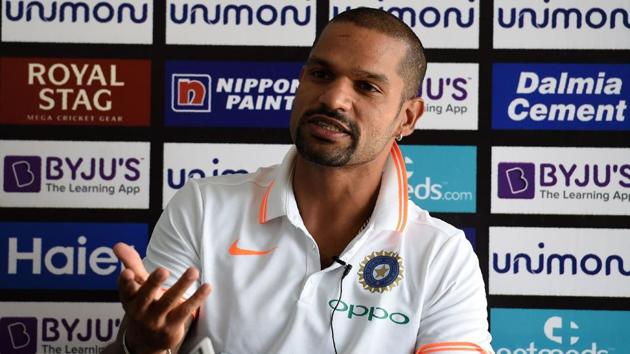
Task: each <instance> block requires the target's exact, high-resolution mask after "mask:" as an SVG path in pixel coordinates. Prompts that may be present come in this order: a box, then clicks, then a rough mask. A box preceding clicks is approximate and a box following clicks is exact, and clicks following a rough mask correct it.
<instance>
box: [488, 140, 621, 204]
mask: <svg viewBox="0 0 630 354" xmlns="http://www.w3.org/2000/svg"><path fill="white" fill-rule="evenodd" d="M491 210H492V212H493V213H523V214H577V215H630V150H629V149H624V148H568V147H567V148H556V147H507V146H499V147H493V148H492V205H491Z"/></svg>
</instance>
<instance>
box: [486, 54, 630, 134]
mask: <svg viewBox="0 0 630 354" xmlns="http://www.w3.org/2000/svg"><path fill="white" fill-rule="evenodd" d="M628 78H630V65H612V64H611V65H604V64H495V65H494V67H493V86H492V88H493V98H494V99H493V104H492V108H493V112H492V126H493V128H495V129H555V130H561V129H562V130H630V119H626V117H627V116H628V105H627V102H628V100H630V89H629V88H627V87H624V81H625V80H627V79H628ZM625 86H627V85H625Z"/></svg>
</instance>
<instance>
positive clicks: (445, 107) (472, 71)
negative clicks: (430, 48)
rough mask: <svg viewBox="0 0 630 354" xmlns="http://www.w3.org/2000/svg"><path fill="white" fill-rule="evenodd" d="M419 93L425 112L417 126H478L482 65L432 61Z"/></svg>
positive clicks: (447, 127) (468, 127)
mask: <svg viewBox="0 0 630 354" xmlns="http://www.w3.org/2000/svg"><path fill="white" fill-rule="evenodd" d="M420 96H421V97H422V98H423V99H424V114H423V115H422V117H421V119H420V120H419V121H418V123H417V125H416V128H417V129H436V130H477V126H478V106H479V65H478V64H460V63H433V64H431V65H429V66H428V68H427V74H426V77H425V79H424V81H423V82H422V86H421V87H420Z"/></svg>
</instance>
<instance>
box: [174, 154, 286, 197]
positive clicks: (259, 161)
mask: <svg viewBox="0 0 630 354" xmlns="http://www.w3.org/2000/svg"><path fill="white" fill-rule="evenodd" d="M289 148H290V145H259V144H185V143H167V144H164V185H163V189H162V191H163V203H162V204H163V206H166V203H167V202H168V201H169V200H170V199H171V198H172V196H173V195H174V194H175V192H176V191H177V190H178V189H180V188H182V187H183V186H184V184H186V182H187V181H188V179H190V178H205V177H216V176H225V175H232V174H245V173H251V172H255V171H256V170H257V169H258V168H260V167H265V166H271V165H275V164H279V163H280V162H281V161H282V158H283V157H284V155H285V154H286V152H287V151H288V150H289Z"/></svg>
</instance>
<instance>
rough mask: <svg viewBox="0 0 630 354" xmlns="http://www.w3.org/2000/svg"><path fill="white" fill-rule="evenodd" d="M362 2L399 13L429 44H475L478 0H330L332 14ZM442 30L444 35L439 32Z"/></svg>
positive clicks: (467, 45) (456, 45)
mask: <svg viewBox="0 0 630 354" xmlns="http://www.w3.org/2000/svg"><path fill="white" fill-rule="evenodd" d="M359 6H365V7H373V8H378V9H381V10H384V11H387V12H389V13H390V14H392V15H394V16H396V17H398V18H399V19H400V20H401V21H403V22H405V23H406V24H407V25H408V26H409V27H411V28H412V29H413V30H414V32H416V33H417V34H418V35H420V34H422V37H421V38H422V42H423V44H424V45H425V47H429V48H476V47H477V44H478V28H479V23H478V22H479V21H478V20H479V13H478V12H479V2H478V1H477V0H442V1H439V2H432V1H417V0H416V1H411V0H407V1H400V0H367V1H362V2H361V3H360V4H357V2H356V1H351V0H331V1H330V10H329V14H330V18H333V17H335V16H337V15H338V14H339V13H341V12H343V11H346V10H349V9H351V8H356V7H359ZM438 33H441V35H438Z"/></svg>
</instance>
